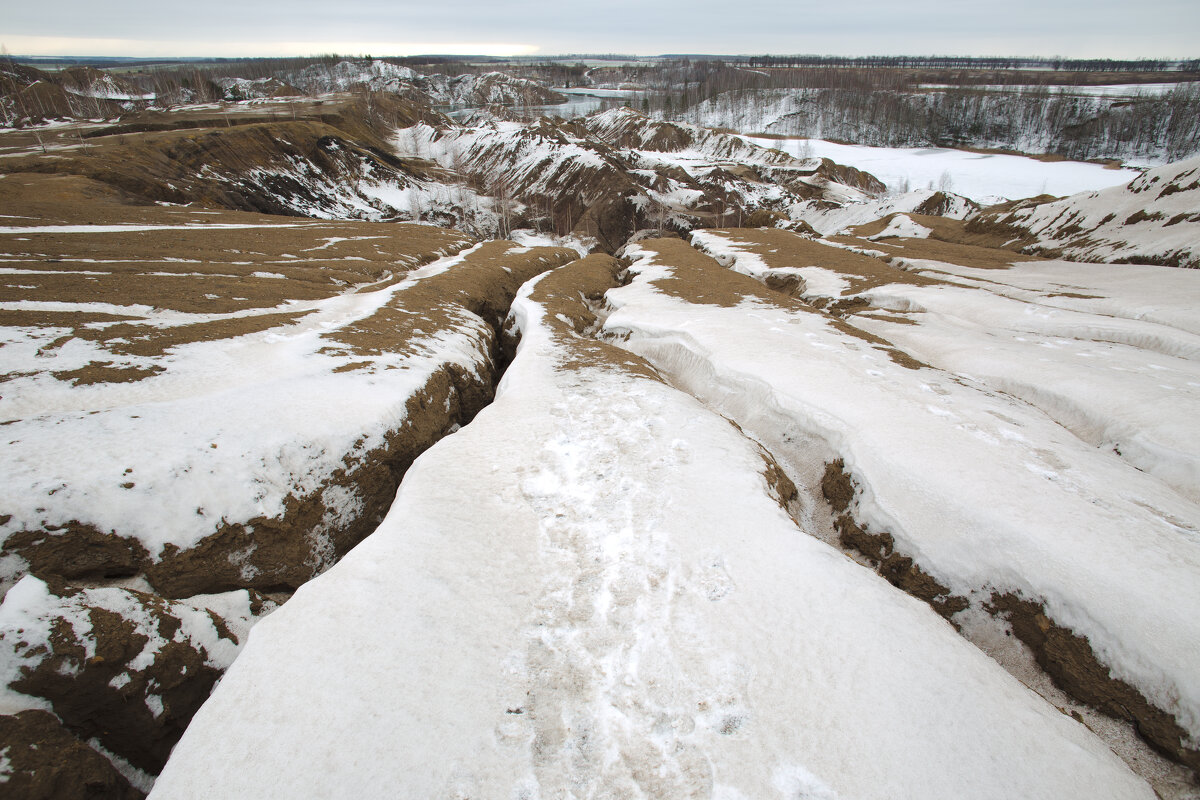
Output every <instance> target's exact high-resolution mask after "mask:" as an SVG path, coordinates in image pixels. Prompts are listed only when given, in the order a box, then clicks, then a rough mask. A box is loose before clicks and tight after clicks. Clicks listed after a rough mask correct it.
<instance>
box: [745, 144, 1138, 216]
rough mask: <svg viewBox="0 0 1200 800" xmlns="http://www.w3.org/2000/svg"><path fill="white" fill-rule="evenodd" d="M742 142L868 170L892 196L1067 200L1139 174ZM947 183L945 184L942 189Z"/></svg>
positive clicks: (1014, 159)
mask: <svg viewBox="0 0 1200 800" xmlns="http://www.w3.org/2000/svg"><path fill="white" fill-rule="evenodd" d="M743 138H744V139H746V140H748V141H751V142H754V143H755V144H759V145H762V146H763V147H773V148H775V149H776V150H782V151H784V152H785V153H790V154H791V155H794V156H798V157H804V156H815V157H818V158H828V159H832V160H833V161H835V162H837V163H838V164H845V165H846V166H849V167H855V168H856V169H861V170H865V171H866V172H869V173H871V174H872V175H874V176H875V177H877V178H879V180H881V181H883V182H884V183H885V184H887V187H888V189H890V190H892V191H903V190H904V189H905V188H906V187H907V188H908V189H923V188H926V187H932V188H934V189H938V188H948V189H949V190H950V191H952V192H954V193H956V194H960V195H963V196H964V197H969V198H970V199H972V200H974V201H975V202H977V203H984V204H989V203H997V202H1002V201H1004V200H1020V199H1022V198H1025V197H1035V196H1037V195H1039V194H1052V195H1056V196H1065V195H1069V194H1075V193H1077V192H1087V191H1094V190H1096V189H1106V188H1108V187H1110V186H1121V185H1123V184H1126V183H1129V181H1131V180H1133V179H1134V178H1135V177H1137V175H1139V174H1140V173H1139V172H1138V171H1137V170H1132V169H1109V168H1108V167H1105V166H1104V165H1102V164H1092V163H1090V162H1084V161H1040V160H1038V159H1036V158H1027V157H1025V156H1012V155H1000V154H995V153H973V152H970V151H968V150H953V149H949V148H943V147H866V146H863V145H850V144H836V143H835V142H827V141H825V140H823V139H792V138H788V139H773V138H760V137H753V136H745V137H743ZM947 182H948V186H947V185H943V184H944V183H947Z"/></svg>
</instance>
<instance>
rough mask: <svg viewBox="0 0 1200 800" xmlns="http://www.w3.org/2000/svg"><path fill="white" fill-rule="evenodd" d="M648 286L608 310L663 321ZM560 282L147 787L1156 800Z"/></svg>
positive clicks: (232, 673) (528, 302) (279, 616)
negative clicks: (608, 340) (611, 335)
mask: <svg viewBox="0 0 1200 800" xmlns="http://www.w3.org/2000/svg"><path fill="white" fill-rule="evenodd" d="M598 260H599V261H598ZM606 262H607V259H606V257H593V258H592V260H590V261H589V262H587V264H590V265H592V268H595V265H597V264H598V263H606ZM581 263H584V262H579V263H577V264H576V265H575V266H574V267H572V266H568V267H565V268H563V269H564V270H572V269H581V267H580V264H581ZM609 269H615V267H614V266H610V267H609ZM655 269H657V268H653V267H649V266H647V265H646V264H643V265H642V266H641V267H639V270H640V272H641V277H640V278H639V279H638V281H637V283H635V285H634V287H632V288H630V289H622V290H619V291H615V292H612V293H610V294H615V295H618V296H619V297H620V298H621V303H622V305H624V306H625V310H623V311H621V312H619V313H620V315H621V316H622V317H623V318H624V319H625V320H626V321H627V323H628V324H629V325H632V324H633V321H634V319H635V317H636V316H637V311H636V306H637V305H638V304H639V303H640V302H641V299H645V300H646V301H648V303H649V305H652V306H653V311H654V313H655V314H659V313H661V314H666V315H667V316H668V317H669V320H666V321H667V322H668V323H669V322H676V323H678V324H679V325H680V326H681V327H685V326H687V325H689V324H690V323H689V321H688V319H687V318H686V315H687V314H688V313H689V312H688V311H687V310H686V308H685V306H686V305H687V304H683V303H676V302H674V301H671V300H669V299H668V298H665V297H663V296H661V295H658V294H657V293H655V292H654V291H653V289H651V288H650V287H648V286H647V285H646V284H645V283H644V279H645V278H646V277H648V276H649V275H650V274H651V273H652V271H653V270H655ZM559 274H560V273H550V274H549V275H548V276H543V277H542V278H539V279H537V280H536V281H534V282H531V283H530V284H526V287H525V288H524V289H523V290H522V292H521V294H520V295H519V296H518V299H517V302H516V304H515V305H514V308H513V312H512V314H513V319H514V321H515V323H516V325H517V326H518V327H519V329H520V331H521V333H522V336H523V338H522V340H521V343H520V347H519V350H518V352H517V355H516V359H515V361H514V362H513V364H512V365H511V367H510V368H509V370H508V372H507V373H506V375H505V377H504V380H503V381H502V383H501V386H500V388H499V391H498V394H497V399H496V401H495V402H494V403H493V404H492V405H490V406H488V407H487V408H485V409H484V410H483V411H482V412H481V413H480V414H479V415H478V417H476V419H475V420H474V421H473V422H472V423H471V424H470V425H468V426H466V427H465V428H463V429H462V430H460V431H459V432H458V433H456V434H454V435H452V436H450V437H447V438H445V439H443V440H442V441H441V442H440V443H438V444H437V445H435V446H434V447H433V448H431V449H430V450H428V451H426V453H425V454H424V455H422V456H421V457H420V458H419V459H418V460H417V462H416V463H415V464H414V465H413V466H412V467H411V469H410V470H409V472H408V473H407V475H406V477H405V479H404V482H403V484H402V485H401V488H400V491H399V493H398V495H397V498H396V502H395V504H394V505H393V506H392V509H391V512H390V513H389V515H388V517H387V519H386V520H385V521H384V523H383V524H382V526H381V527H380V528H379V529H378V530H377V531H376V532H375V533H374V534H373V535H371V536H370V537H369V538H368V539H367V540H365V541H364V542H363V543H362V544H361V545H360V546H358V547H357V548H356V549H354V550H353V551H352V552H351V553H350V554H349V555H348V556H347V557H346V558H344V559H343V560H342V561H341V562H339V563H338V564H337V565H336V566H335V567H333V568H332V569H330V570H329V571H328V572H326V573H325V574H323V575H322V576H321V577H319V578H317V579H315V580H313V581H311V582H309V583H307V584H305V585H304V586H303V587H302V588H301V589H300V590H299V591H298V592H297V593H296V594H295V596H294V597H293V598H292V599H291V600H290V601H288V603H287V604H286V605H285V606H283V608H281V609H280V610H279V611H277V612H275V613H274V614H273V615H271V616H270V617H268V618H267V619H266V620H265V621H263V622H262V623H260V624H259V625H258V626H257V627H255V628H254V629H253V631H252V632H251V635H250V639H249V642H248V644H247V645H246V648H245V650H244V652H243V654H242V655H241V656H240V657H239V658H238V660H237V661H236V662H235V663H234V665H233V666H232V668H231V669H230V670H229V672H228V673H227V674H226V675H225V677H224V679H223V680H222V681H221V683H220V685H219V686H218V688H217V690H216V691H215V693H214V694H213V696H212V698H211V699H210V700H209V702H208V703H207V704H206V705H205V706H204V707H203V708H202V709H201V711H200V712H199V713H198V714H197V715H196V717H195V718H194V720H193V722H192V724H191V726H190V727H189V728H188V730H187V732H186V733H185V734H184V737H183V739H182V740H181V741H180V743H179V745H178V746H177V747H176V749H175V751H174V753H173V755H172V757H171V759H170V761H169V762H168V764H167V766H166V768H165V770H164V772H163V773H162V776H161V777H160V778H159V780H158V782H157V783H156V785H155V787H154V791H153V793H152V795H151V796H152V797H153V798H156V800H171V799H174V798H205V799H206V800H207V799H208V798H234V797H239V798H240V797H295V796H303V797H358V798H372V797H472V798H537V797H544V798H549V797H594V798H601V797H655V798H677V797H678V798H682V797H714V798H723V799H724V800H733V799H734V798H767V797H780V798H797V797H804V798H837V797H842V798H852V797H853V798H907V797H912V798H916V797H921V798H947V799H948V800H949V799H951V798H953V800H961V798H966V797H970V798H1005V799H1006V800H1007V799H1008V798H1015V797H1021V798H1054V799H1055V800H1059V799H1060V798H1064V797H1089V798H1100V797H1104V798H1117V797H1120V798H1126V797H1128V798H1147V800H1149V799H1150V798H1153V797H1154V794H1153V792H1152V791H1151V790H1150V788H1149V787H1148V786H1147V785H1146V784H1145V783H1143V782H1142V781H1141V780H1140V779H1138V778H1136V777H1135V776H1133V774H1132V773H1130V772H1129V771H1128V770H1127V768H1126V767H1125V766H1124V764H1122V763H1121V762H1119V761H1118V760H1117V759H1116V758H1115V757H1114V756H1113V755H1112V753H1111V752H1110V751H1108V750H1107V749H1106V748H1105V747H1104V745H1102V744H1101V743H1100V742H1099V741H1098V740H1097V739H1096V738H1094V737H1093V736H1092V734H1091V733H1090V732H1088V731H1087V730H1086V729H1085V728H1084V727H1083V726H1081V725H1079V724H1078V723H1076V722H1075V721H1074V720H1072V719H1071V718H1070V717H1068V716H1066V715H1064V714H1062V713H1060V712H1059V711H1058V710H1056V709H1055V708H1053V707H1052V706H1050V705H1048V704H1046V703H1045V702H1044V701H1042V700H1041V699H1040V698H1038V697H1037V696H1036V695H1034V694H1033V693H1032V692H1031V691H1029V690H1028V689H1027V688H1025V687H1024V686H1022V685H1020V684H1019V683H1018V682H1017V681H1015V680H1014V679H1012V678H1011V677H1010V676H1009V675H1008V674H1007V673H1005V672H1003V671H1002V670H1001V669H1000V668H999V667H998V666H997V665H996V664H995V663H994V662H993V661H991V660H989V659H988V658H987V657H985V656H984V655H983V654H982V653H981V652H980V651H978V650H977V649H975V648H974V647H973V646H971V645H969V644H968V643H967V642H965V641H964V640H963V639H962V638H960V637H959V636H958V635H957V634H956V633H955V631H954V630H953V628H952V627H951V626H950V625H948V624H946V622H945V621H943V620H942V619H941V618H939V617H938V616H937V615H936V614H935V613H934V612H933V611H932V610H930V609H929V608H928V607H927V606H925V605H924V604H922V603H919V602H918V601H916V600H914V599H912V598H910V597H908V596H907V595H904V594H902V593H901V592H899V591H897V590H896V589H894V588H893V587H891V586H889V585H887V584H886V583H884V582H883V581H882V580H881V579H879V578H878V577H877V576H875V575H874V574H873V573H871V572H869V571H868V570H865V569H863V568H862V567H860V566H859V565H857V564H855V563H853V562H852V561H850V560H849V559H847V558H845V557H844V556H843V555H841V554H840V553H838V552H837V551H836V550H834V549H833V548H831V547H829V546H827V545H825V544H823V543H821V542H820V541H818V540H816V539H815V538H813V537H811V536H808V535H806V534H805V533H804V532H803V531H801V530H800V529H798V528H797V527H796V525H795V524H794V522H793V521H792V519H791V518H790V517H789V516H788V514H787V513H786V512H785V511H784V510H783V508H782V507H781V506H780V504H779V502H778V501H777V499H776V498H775V497H773V496H772V490H771V489H770V488H769V487H768V482H767V480H766V479H765V478H764V471H765V470H766V468H767V464H766V462H765V461H764V456H763V454H762V451H761V450H760V449H759V448H758V447H757V446H756V445H755V444H754V443H753V442H751V441H750V440H749V439H747V438H746V437H744V436H742V435H741V434H740V433H739V432H738V430H737V429H736V428H735V427H734V426H732V425H730V424H729V422H728V421H727V420H725V419H722V418H721V417H720V416H718V415H716V414H714V413H712V412H710V411H708V410H706V409H705V408H704V407H703V406H702V405H700V404H699V403H698V402H696V401H695V400H694V399H693V398H691V397H689V396H688V395H686V394H684V393H682V392H679V391H677V390H674V389H672V388H670V387H668V386H667V385H666V384H664V383H662V382H661V381H659V380H657V379H656V378H654V377H653V375H652V373H651V372H650V371H649V370H648V369H647V368H646V367H644V366H641V365H640V364H639V362H636V361H634V360H633V359H631V358H629V357H628V356H627V355H626V354H624V353H623V352H622V351H619V350H617V349H616V348H611V347H607V348H606V347H605V346H602V345H600V344H598V343H596V342H594V341H592V340H591V339H590V337H587V336H586V335H585V336H580V335H577V334H576V333H575V332H574V331H575V329H576V328H578V327H581V326H578V325H576V326H575V327H572V326H571V324H570V323H571V318H570V316H569V314H570V312H569V311H568V312H564V309H565V308H566V305H567V304H575V307H576V308H578V309H582V305H581V304H579V303H578V300H577V298H578V296H579V295H578V294H577V293H576V291H575V288H574V287H573V286H572V284H571V283H570V281H569V280H568V281H567V282H566V283H564V284H559V288H558V289H553V288H546V289H545V291H543V288H544V287H548V286H552V285H553V281H554V280H555V276H558V275H559ZM556 291H557V292H558V294H557V295H556V294H555V292H556ZM564 298H566V299H564ZM648 307H649V306H648ZM730 311H731V312H732V313H735V314H736V315H737V316H739V317H741V316H743V315H746V314H749V315H751V316H752V317H753V318H754V320H755V322H754V323H751V324H756V323H757V320H758V319H759V318H760V316H759V312H758V311H756V310H754V309H750V308H746V309H736V310H730ZM708 312H709V308H708V307H703V309H701V308H700V307H694V308H692V309H691V312H690V313H691V315H692V317H691V319H692V320H693V321H695V322H697V323H700V324H703V322H704V320H705V319H706V318H707V316H708ZM775 317H776V320H775V322H777V323H778V324H780V325H784V326H790V325H791V323H790V322H788V321H787V320H786V319H784V318H781V317H779V315H778V314H776V315H775ZM618 327H620V326H618ZM626 329H627V330H631V331H633V330H635V328H633V327H627V328H626ZM729 330H730V329H729V328H726V332H728V331H729ZM639 335H640V334H639ZM680 335H681V336H686V334H680ZM833 346H834V347H836V348H837V349H839V350H841V349H844V347H843V345H842V344H841V343H834V344H833ZM931 398H932V399H933V400H936V396H933V395H931ZM931 402H932V400H931Z"/></svg>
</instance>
